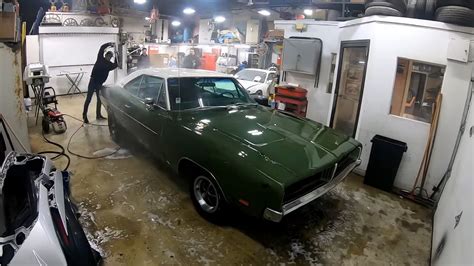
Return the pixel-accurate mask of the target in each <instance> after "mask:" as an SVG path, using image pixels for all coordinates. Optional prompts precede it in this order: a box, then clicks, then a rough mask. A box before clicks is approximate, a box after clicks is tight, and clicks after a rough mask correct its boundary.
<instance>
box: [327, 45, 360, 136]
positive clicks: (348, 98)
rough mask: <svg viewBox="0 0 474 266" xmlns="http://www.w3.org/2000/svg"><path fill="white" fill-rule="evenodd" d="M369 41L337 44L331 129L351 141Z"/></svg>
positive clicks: (358, 108)
mask: <svg viewBox="0 0 474 266" xmlns="http://www.w3.org/2000/svg"><path fill="white" fill-rule="evenodd" d="M368 56H369V41H348V42H342V43H341V53H340V58H339V72H338V79H337V85H336V91H335V95H334V104H333V110H332V118H331V127H333V128H334V129H336V130H337V131H339V132H341V133H344V134H346V135H348V136H352V137H355V134H356V130H357V123H358V120H359V113H360V105H361V102H362V94H363V90H364V83H365V73H366V70H367V60H368Z"/></svg>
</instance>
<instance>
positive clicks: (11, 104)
mask: <svg viewBox="0 0 474 266" xmlns="http://www.w3.org/2000/svg"><path fill="white" fill-rule="evenodd" d="M20 54H21V53H20V51H17V52H15V53H14V52H12V50H11V49H10V48H9V47H7V46H6V45H5V44H3V43H1V42H0V113H1V114H2V115H3V116H4V117H5V119H6V120H7V122H8V123H9V124H10V126H11V127H12V128H13V131H14V133H15V135H16V136H17V137H18V139H19V140H20V141H21V143H23V145H24V146H25V148H26V149H28V151H30V141H29V137H28V127H27V124H26V113H25V108H24V105H23V88H22V75H21V73H22V71H21V55H20ZM9 133H10V134H11V133H12V132H9ZM10 136H11V138H12V141H13V145H14V148H15V150H17V151H20V152H24V150H23V149H22V148H21V145H20V144H19V142H18V141H17V139H16V138H15V137H14V136H13V135H12V134H11V135H10Z"/></svg>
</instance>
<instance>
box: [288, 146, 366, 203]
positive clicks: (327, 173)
mask: <svg viewBox="0 0 474 266" xmlns="http://www.w3.org/2000/svg"><path fill="white" fill-rule="evenodd" d="M359 153H360V150H359V149H355V150H354V151H352V152H351V153H349V154H347V155H346V156H344V157H342V159H341V160H339V161H338V162H337V164H336V165H333V166H331V167H328V168H326V169H325V170H323V171H321V172H319V173H317V174H315V175H313V176H311V177H308V178H305V179H303V180H300V181H298V182H296V183H294V184H291V185H290V186H288V187H287V188H286V189H285V195H284V197H283V204H285V203H288V202H291V201H293V200H295V199H297V198H299V197H302V196H304V195H306V194H308V193H309V192H311V191H313V190H315V189H317V188H319V187H321V186H323V185H325V184H327V183H328V182H329V181H331V179H332V178H333V177H334V176H337V175H339V174H340V173H341V172H342V171H344V169H346V168H347V167H348V166H349V165H350V164H352V163H353V162H355V161H356V160H357V158H358V157H359ZM334 167H336V170H335V171H334Z"/></svg>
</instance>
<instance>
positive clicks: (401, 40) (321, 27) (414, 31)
mask: <svg viewBox="0 0 474 266" xmlns="http://www.w3.org/2000/svg"><path fill="white" fill-rule="evenodd" d="M297 25H298V27H296V26H297ZM302 25H304V27H302V28H303V29H304V30H303V31H299V30H297V28H301V26H302ZM275 27H276V28H277V29H283V30H284V31H285V38H291V37H305V38H319V39H321V40H322V43H323V48H322V59H321V68H320V73H319V82H315V78H316V77H315V76H311V75H305V74H299V73H291V72H287V73H285V75H286V82H288V83H295V84H299V85H301V86H302V87H304V88H306V89H307V90H308V101H309V104H308V114H307V116H308V118H310V119H313V120H315V121H318V122H320V123H323V124H326V125H328V126H332V127H336V128H339V129H340V130H341V131H343V132H347V134H348V135H352V136H354V137H355V138H356V139H357V140H359V141H360V142H361V143H362V144H363V146H364V150H363V153H362V160H363V162H362V164H361V165H360V167H359V168H358V169H357V171H358V172H359V173H360V174H362V175H364V174H365V171H366V169H367V164H368V161H369V155H370V151H371V146H372V143H371V140H372V138H373V137H374V136H375V135H376V134H379V135H383V136H386V137H389V138H393V139H396V140H400V141H403V142H406V143H407V145H408V150H407V152H406V153H405V154H404V156H403V159H402V162H401V165H400V168H399V170H398V174H397V177H396V179H395V183H394V185H395V187H397V188H401V189H406V190H411V189H412V187H413V185H414V182H415V179H416V176H417V173H418V170H419V168H420V165H421V162H422V159H423V154H424V151H425V148H426V145H427V141H428V138H429V131H430V127H431V123H430V121H431V113H432V108H433V102H434V101H435V100H436V99H433V98H436V97H435V96H436V95H437V94H438V92H441V94H442V96H443V99H442V105H441V114H440V118H439V125H438V130H437V136H436V140H435V144H434V148H433V154H432V156H431V162H430V166H429V169H428V174H427V178H426V184H425V186H424V187H425V189H426V190H427V191H428V193H431V189H432V188H433V186H435V185H437V184H438V182H439V181H440V180H441V178H442V176H443V174H444V173H445V171H446V169H447V166H448V162H449V159H450V156H451V153H452V150H453V146H454V143H455V139H456V136H457V132H458V130H459V127H460V121H461V116H462V113H463V108H464V103H465V98H466V95H467V91H468V89H469V82H470V78H471V73H472V71H473V62H472V61H473V57H474V51H473V47H474V45H473V42H474V28H467V27H460V26H455V25H450V24H445V23H440V22H435V21H427V20H417V19H410V18H397V17H383V16H371V17H365V18H361V19H356V20H351V21H347V22H327V21H326V22H324V21H321V22H318V21H311V20H298V21H276V22H275ZM341 53H342V54H341ZM336 54H337V56H336ZM283 60H285V55H283ZM331 68H334V71H332V70H331ZM332 72H334V74H332Z"/></svg>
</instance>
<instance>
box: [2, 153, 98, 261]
mask: <svg viewBox="0 0 474 266" xmlns="http://www.w3.org/2000/svg"><path fill="white" fill-rule="evenodd" d="M69 193H70V191H69V174H68V173H67V172H61V171H59V170H56V168H55V167H54V165H53V163H52V162H51V160H50V159H48V158H46V157H44V156H41V155H34V154H18V153H16V152H11V153H10V154H9V155H8V156H7V157H6V158H5V161H4V163H3V166H2V168H1V169H0V264H1V265H81V266H82V265H99V263H100V261H101V258H100V255H99V254H98V253H97V251H95V250H93V249H92V248H91V246H90V244H89V242H88V240H87V238H86V235H85V233H84V231H83V229H82V227H81V225H80V223H79V221H78V219H77V212H76V209H77V207H75V205H74V204H73V203H72V202H71V201H70V198H69Z"/></svg>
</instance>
